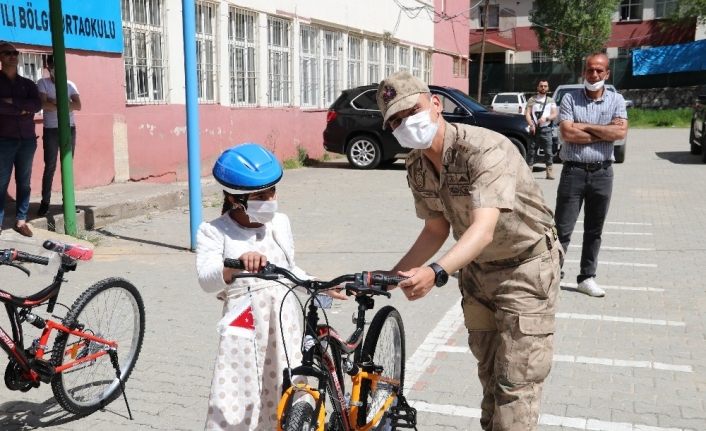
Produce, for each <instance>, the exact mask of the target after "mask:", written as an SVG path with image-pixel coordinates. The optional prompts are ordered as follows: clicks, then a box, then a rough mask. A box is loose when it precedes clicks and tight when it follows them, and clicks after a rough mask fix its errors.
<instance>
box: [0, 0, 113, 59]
mask: <svg viewBox="0 0 706 431" xmlns="http://www.w3.org/2000/svg"><path fill="white" fill-rule="evenodd" d="M61 13H62V21H63V26H64V44H65V45H66V48H71V49H80V50H86V51H102V52H116V53H122V52H123V32H122V18H121V14H120V0H62V1H61ZM0 40H6V41H9V42H16V43H25V44H28V45H41V46H51V44H52V43H51V26H50V22H49V0H31V1H27V0H24V1H20V0H0Z"/></svg>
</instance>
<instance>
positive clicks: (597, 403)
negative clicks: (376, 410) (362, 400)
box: [0, 130, 706, 431]
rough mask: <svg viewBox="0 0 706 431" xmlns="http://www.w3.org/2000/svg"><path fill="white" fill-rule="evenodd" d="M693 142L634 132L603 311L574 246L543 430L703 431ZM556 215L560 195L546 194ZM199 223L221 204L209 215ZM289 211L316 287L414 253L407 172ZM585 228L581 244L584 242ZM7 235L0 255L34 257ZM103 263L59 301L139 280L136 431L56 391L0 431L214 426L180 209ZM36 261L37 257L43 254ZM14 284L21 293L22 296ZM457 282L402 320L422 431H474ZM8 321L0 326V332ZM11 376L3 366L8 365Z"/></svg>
mask: <svg viewBox="0 0 706 431" xmlns="http://www.w3.org/2000/svg"><path fill="white" fill-rule="evenodd" d="M687 136H688V131H685V130H631V132H630V142H629V145H630V146H629V147H628V153H627V162H626V163H625V164H622V165H617V166H616V168H615V172H616V183H615V191H614V200H613V203H612V207H611V212H610V215H609V224H608V225H607V227H606V232H605V235H604V244H603V251H602V252H601V256H600V261H601V262H600V266H599V277H600V278H599V282H600V283H601V284H603V285H605V286H606V287H607V288H608V294H607V296H606V297H605V298H603V299H594V298H589V297H586V296H584V295H581V294H578V293H576V292H574V291H572V287H573V286H574V284H572V283H571V282H572V281H575V280H574V277H575V275H576V272H577V270H578V263H577V262H578V258H579V249H577V248H575V247H573V246H575V245H580V243H581V235H580V233H577V234H576V235H575V236H574V238H573V243H572V248H571V249H570V252H569V255H568V256H567V259H568V263H567V265H566V267H565V269H566V272H567V277H566V279H565V281H566V283H565V284H564V286H563V287H564V290H563V292H562V295H561V304H560V312H561V314H560V315H559V319H558V328H557V334H556V340H557V348H556V355H555V363H554V368H553V370H552V374H551V376H550V379H549V381H548V382H547V385H546V389H545V394H544V403H543V410H542V412H543V415H542V418H541V424H542V425H541V427H540V428H541V429H542V430H550V431H553V430H560V429H562V430H563V429H566V430H575V429H579V430H605V431H614V430H615V431H623V430H626V431H627V430H631V431H638V430H639V431H668V430H669V431H676V430H704V429H706V362H704V359H703V358H704V357H706V340H705V338H704V334H705V333H706V312H705V311H704V310H706V295H705V294H704V293H705V292H704V283H703V276H702V275H701V271H700V269H701V266H702V264H703V262H704V261H706V248H705V247H704V245H703V244H704V243H706V230H705V229H704V228H702V227H701V226H700V224H698V221H699V220H701V219H702V217H703V214H704V211H706V208H705V207H706V200H705V199H704V198H703V197H702V189H703V188H702V187H701V184H704V183H705V182H706V166H704V165H702V164H701V163H700V159H699V158H698V157H697V156H691V155H689V154H688V146H687V144H686V139H687ZM535 175H536V177H537V178H538V179H539V181H540V183H541V185H542V187H543V189H544V192H545V194H546V197H547V200H548V201H549V202H550V205H551V206H553V205H554V199H555V189H556V185H557V182H556V181H554V182H552V181H547V180H543V179H541V178H542V177H543V172H537V173H536V174H535ZM205 204H206V209H205V211H204V217H205V218H213V217H215V216H216V215H217V214H218V212H219V209H220V199H219V198H218V197H213V196H210V197H208V198H206V199H205ZM280 205H281V207H282V209H283V210H284V211H285V212H286V213H287V214H289V215H290V218H291V219H292V224H293V227H294V233H295V237H296V244H297V256H298V261H299V264H300V265H301V266H302V267H304V268H306V269H307V270H309V271H310V272H312V273H315V274H318V275H320V276H321V277H324V278H326V277H332V276H334V275H338V274H340V273H343V272H352V271H358V270H363V269H380V268H388V267H389V266H391V265H392V264H394V263H395V262H396V260H397V259H398V258H399V257H400V256H401V254H402V253H403V252H404V251H405V250H406V248H407V247H408V246H409V244H410V243H411V242H412V241H413V239H414V238H415V236H416V234H417V232H418V229H419V228H420V222H419V221H418V220H416V219H415V218H414V213H413V208H412V202H411V198H410V195H409V192H408V190H407V188H406V182H405V180H404V171H403V169H402V166H401V165H400V164H398V165H397V166H395V167H393V168H392V169H389V170H376V171H370V172H361V171H354V170H351V169H348V168H347V167H346V165H345V163H343V162H342V161H340V160H339V161H334V162H329V163H325V164H323V165H322V166H321V167H319V168H307V169H301V170H296V171H287V173H286V174H285V179H284V181H283V183H282V186H281V187H280ZM581 228H582V226H581V224H579V225H577V230H581ZM39 239H40V238H37V239H34V240H33V241H25V240H24V239H23V238H18V237H17V236H16V235H15V234H14V233H13V232H8V233H5V232H4V233H3V236H2V239H1V240H0V247H10V246H14V247H22V248H25V249H27V250H32V247H36V244H37V243H38V241H39ZM90 239H91V240H93V241H94V242H97V243H98V246H97V250H96V258H95V260H94V262H91V263H88V264H84V265H81V266H80V268H79V270H78V271H77V272H76V273H72V274H69V275H68V276H67V278H68V279H69V280H70V283H69V284H68V285H67V287H66V288H65V290H64V291H63V292H62V294H61V299H62V300H63V301H64V302H65V303H67V304H70V303H71V302H72V301H73V299H74V298H75V297H76V296H77V295H78V294H79V293H80V292H81V291H82V290H84V289H85V288H86V287H87V286H88V285H90V283H92V282H95V281H97V280H99V279H101V278H105V277H108V276H115V275H120V276H123V277H126V278H128V279H130V280H131V281H132V282H133V283H135V284H136V285H137V286H138V287H139V288H140V290H141V292H142V294H143V296H144V299H145V304H146V308H147V333H146V337H145V344H144V346H143V352H142V354H141V357H140V359H139V361H138V366H137V368H136V369H135V371H134V374H133V376H132V377H131V379H130V381H129V382H128V387H127V390H128V395H129V399H130V401H131V407H132V409H133V414H134V415H135V420H134V421H129V420H127V419H126V417H125V416H126V409H125V406H124V404H121V402H120V401H116V402H114V403H113V404H111V405H110V406H109V407H108V408H107V409H106V410H105V411H103V412H97V413H95V414H93V415H91V416H89V417H87V418H80V419H77V418H75V417H72V416H70V415H67V414H65V413H63V412H62V411H61V409H60V408H59V407H57V406H56V405H55V404H54V400H53V397H52V393H51V389H50V387H48V386H46V385H44V386H42V387H40V388H39V389H37V390H33V391H31V392H27V393H19V392H11V391H9V390H3V391H0V429H2V430H27V429H36V428H48V429H53V430H54V429H55V430H88V429H91V430H142V429H145V430H148V429H158V430H197V429H201V428H202V425H203V420H204V416H205V411H206V403H207V397H208V388H209V384H210V375H211V367H212V363H213V359H214V357H215V353H216V351H215V350H216V342H217V335H216V332H215V323H216V322H217V320H218V318H219V315H220V303H219V302H218V301H216V300H215V299H214V298H212V297H210V296H209V295H207V294H205V293H203V292H202V291H201V290H200V289H199V288H198V285H197V282H196V279H195V275H194V267H193V265H194V256H193V254H192V253H190V252H188V251H186V250H185V247H188V244H189V233H188V212H187V210H186V209H185V208H179V209H175V210H170V211H163V212H155V213H153V214H149V215H146V216H142V217H138V218H133V219H129V220H123V221H119V222H116V223H112V224H109V225H107V226H106V227H104V228H102V229H101V230H100V231H97V232H96V233H95V234H94V235H93V236H92V237H91V238H90ZM35 250H36V249H35ZM0 274H1V277H2V285H3V288H4V289H5V288H7V289H8V290H10V291H11V292H13V293H18V294H20V293H27V292H30V291H32V290H33V289H36V288H37V287H38V286H40V285H41V284H42V283H45V282H46V281H47V280H48V279H49V278H50V277H51V272H50V271H49V270H42V269H36V270H35V272H34V273H33V277H32V278H31V279H30V282H29V283H28V282H27V281H25V280H24V279H22V277H21V275H20V274H13V273H11V272H9V269H7V268H4V269H2V270H0ZM18 281H19V282H21V283H16V282H18ZM458 298H459V295H458V292H457V290H456V286H455V283H454V282H451V283H449V285H448V286H446V287H445V288H443V289H437V290H436V291H435V292H434V294H433V296H432V297H427V298H425V299H424V300H422V301H416V302H411V303H410V302H407V301H406V300H404V299H402V298H401V295H399V294H397V295H396V296H394V297H393V299H391V300H389V301H388V300H383V299H380V300H379V301H378V304H379V305H380V304H383V303H391V304H393V305H395V306H397V307H398V308H399V309H400V311H401V313H402V316H403V318H404V320H405V327H406V332H407V355H408V358H407V385H408V387H410V391H409V394H408V398H409V399H410V400H413V401H414V404H415V406H416V407H417V408H418V409H419V411H420V414H419V419H420V426H419V429H420V430H474V431H475V430H479V429H480V427H479V425H478V417H479V410H478V406H479V403H480V397H479V393H480V389H479V385H478V383H477V379H476V377H475V365H474V361H473V359H472V357H471V355H470V353H469V352H468V349H467V347H466V343H465V335H464V331H463V329H462V326H463V324H462V320H461V317H460V307H458ZM351 305H352V303H351V302H349V303H339V304H337V305H336V306H335V307H334V309H333V310H332V312H331V315H330V317H331V319H332V321H333V322H334V323H335V324H337V325H340V326H341V327H344V328H345V327H346V326H345V325H350V324H349V322H350V314H351V312H352V306H351ZM5 320H6V319H0V324H2V326H3V327H5V328H7V326H6V323H5ZM0 362H1V363H2V364H3V366H4V363H6V360H5V359H4V358H3V360H2V361H0Z"/></svg>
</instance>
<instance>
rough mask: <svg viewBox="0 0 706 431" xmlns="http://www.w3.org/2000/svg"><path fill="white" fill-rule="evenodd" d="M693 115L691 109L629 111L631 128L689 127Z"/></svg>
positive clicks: (637, 109) (641, 109) (638, 109)
mask: <svg viewBox="0 0 706 431" xmlns="http://www.w3.org/2000/svg"><path fill="white" fill-rule="evenodd" d="M691 115H692V111H691V108H679V109H643V108H629V109H628V120H629V124H630V127H689V125H690V124H691Z"/></svg>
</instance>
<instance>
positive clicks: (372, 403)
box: [358, 305, 405, 430]
mask: <svg viewBox="0 0 706 431" xmlns="http://www.w3.org/2000/svg"><path fill="white" fill-rule="evenodd" d="M404 356H405V339H404V326H403V325H402V317H400V313H399V312H398V311H397V310H396V309H395V308H394V307H391V306H389V305H388V306H385V307H383V308H381V309H380V310H379V311H378V312H377V313H376V314H375V317H373V321H372V322H371V323H370V328H369V329H368V334H367V335H366V337H365V343H364V344H363V356H362V359H363V361H364V362H366V361H372V362H373V363H374V364H375V365H380V366H382V367H383V368H382V376H384V377H387V378H390V379H395V380H398V381H399V382H400V386H399V390H396V389H395V388H394V387H393V386H392V385H390V384H389V383H384V382H378V384H377V387H376V389H375V390H374V391H373V390H371V385H370V381H368V380H363V383H362V385H361V391H360V401H361V402H362V404H363V406H362V408H361V410H360V411H361V413H360V414H361V417H359V418H358V421H359V425H362V423H361V422H364V423H368V422H370V421H372V420H373V417H375V414H376V413H377V412H378V410H379V409H380V408H381V407H382V406H383V405H384V404H385V401H386V400H387V398H388V397H389V396H390V394H392V393H393V392H397V393H402V386H403V384H404V360H405V357H404ZM362 415H365V416H364V417H362ZM385 422H386V421H385V418H383V420H381V421H380V423H379V425H378V426H377V427H376V428H375V429H376V430H380V429H386V428H390V427H389V426H388V427H386V426H385Z"/></svg>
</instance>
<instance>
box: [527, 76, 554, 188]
mask: <svg viewBox="0 0 706 431" xmlns="http://www.w3.org/2000/svg"><path fill="white" fill-rule="evenodd" d="M547 91H549V82H548V81H546V80H541V81H539V82H538V83H537V94H536V95H534V96H532V97H530V99H529V100H528V101H527V107H526V108H525V119H526V120H527V124H529V127H530V134H532V137H533V139H532V140H531V141H530V145H529V148H528V151H527V164H528V165H529V166H530V168H531V167H532V166H533V165H534V156H535V154H537V146H539V148H542V149H543V150H544V163H545V164H546V165H547V179H548V180H553V179H554V172H553V171H552V164H553V162H554V154H553V153H552V120H553V119H555V118H556V117H557V115H558V111H557V109H556V103H555V102H554V99H552V98H551V97H549V96H547Z"/></svg>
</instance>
